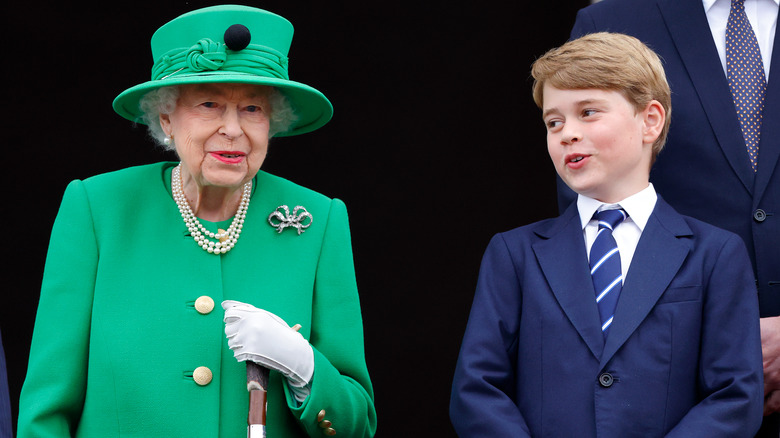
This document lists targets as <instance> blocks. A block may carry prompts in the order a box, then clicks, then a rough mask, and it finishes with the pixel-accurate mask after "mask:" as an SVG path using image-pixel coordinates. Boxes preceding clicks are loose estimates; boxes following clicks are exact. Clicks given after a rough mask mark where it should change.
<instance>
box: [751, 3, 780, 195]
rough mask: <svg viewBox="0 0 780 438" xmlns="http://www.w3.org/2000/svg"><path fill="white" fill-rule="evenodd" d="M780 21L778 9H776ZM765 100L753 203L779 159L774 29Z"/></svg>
mask: <svg viewBox="0 0 780 438" xmlns="http://www.w3.org/2000/svg"><path fill="white" fill-rule="evenodd" d="M778 20H779V21H780V11H778ZM769 77H770V78H771V81H770V82H768V83H767V88H766V100H765V103H764V115H763V119H762V122H761V140H760V143H759V144H758V172H757V173H756V186H755V193H754V196H753V199H754V205H755V206H757V205H758V202H759V201H760V200H761V197H762V196H763V194H764V191H765V190H766V187H767V185H768V184H769V181H770V180H771V179H772V174H773V173H774V172H775V171H779V172H780V169H777V163H778V160H780V123H777V121H778V120H780V31H777V30H776V31H775V42H774V48H773V49H772V61H771V64H770V66H769Z"/></svg>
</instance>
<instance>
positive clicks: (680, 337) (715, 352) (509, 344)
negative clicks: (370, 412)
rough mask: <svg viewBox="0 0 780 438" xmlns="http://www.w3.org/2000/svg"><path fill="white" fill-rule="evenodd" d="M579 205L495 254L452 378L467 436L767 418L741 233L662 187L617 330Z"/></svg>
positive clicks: (504, 237)
mask: <svg viewBox="0 0 780 438" xmlns="http://www.w3.org/2000/svg"><path fill="white" fill-rule="evenodd" d="M587 260H588V259H587V254H586V249H585V242H584V239H583V234H582V225H581V222H580V217H579V214H578V212H577V207H576V205H572V206H571V207H570V208H569V209H568V210H567V211H566V212H565V213H564V214H563V215H562V216H560V217H558V218H555V219H550V220H547V221H542V222H538V223H535V224H531V225H528V226H525V227H521V228H517V229H515V230H512V231H509V232H506V233H501V234H499V235H497V236H496V237H494V238H493V240H492V241H491V243H490V246H489V247H488V249H487V251H486V252H485V257H484V258H483V261H482V268H481V270H480V274H479V282H478V286H477V292H476V294H475V297H474V304H473V306H472V308H471V315H470V317H469V322H468V326H467V329H466V334H465V336H464V338H463V344H462V347H461V351H460V356H459V358H458V365H457V367H456V370H455V377H454V379H453V389H452V399H451V404H450V419H451V420H452V423H453V425H454V426H455V429H456V431H457V432H458V434H459V436H462V437H491V438H492V437H529V436H532V437H555V438H558V437H582V438H596V437H599V438H628V437H642V438H648V437H662V436H665V437H684V438H690V437H737V436H747V435H746V433H750V434H752V433H753V432H754V431H755V430H756V429H758V426H759V424H760V422H761V414H762V400H761V396H762V394H763V386H762V380H761V375H762V370H761V347H760V342H759V329H758V308H757V307H758V305H757V300H756V297H755V294H754V291H755V288H754V287H753V278H752V275H751V273H750V262H749V261H748V256H747V251H746V250H745V246H744V244H743V243H742V242H741V241H740V239H739V238H738V237H737V236H735V235H734V234H732V233H727V232H725V231H723V230H720V229H717V228H715V227H712V226H710V225H707V224H704V223H702V222H700V221H697V220H694V219H690V218H685V217H683V216H681V215H679V214H678V213H676V212H675V211H674V210H673V209H672V208H671V207H670V206H669V205H668V204H666V203H665V202H663V200H662V199H660V198H659V200H658V203H657V204H656V206H655V209H654V210H653V214H652V215H651V216H650V219H649V220H648V222H647V225H646V227H645V229H644V231H643V232H642V236H641V238H640V240H639V243H638V245H637V248H636V252H635V253H634V257H633V259H632V262H631V265H630V268H629V270H628V274H627V275H626V281H625V283H624V286H623V289H622V291H621V293H620V299H619V301H618V305H617V309H616V310H615V319H614V322H613V323H612V325H611V326H610V332H609V336H607V339H606V342H605V341H604V337H603V335H602V333H601V322H600V321H601V320H600V318H599V314H598V308H597V306H596V300H595V299H594V298H595V292H594V290H593V283H592V282H591V277H590V268H589V267H588V261H587Z"/></svg>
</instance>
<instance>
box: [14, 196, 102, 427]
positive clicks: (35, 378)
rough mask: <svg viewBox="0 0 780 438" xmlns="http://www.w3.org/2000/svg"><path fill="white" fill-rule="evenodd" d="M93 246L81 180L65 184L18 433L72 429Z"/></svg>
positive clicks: (77, 413) (81, 377) (81, 391)
mask: <svg viewBox="0 0 780 438" xmlns="http://www.w3.org/2000/svg"><path fill="white" fill-rule="evenodd" d="M97 260H98V252H97V242H96V239H95V234H94V228H93V223H92V217H91V215H90V208H89V203H88V201H87V196H86V193H85V191H84V188H83V185H82V183H81V181H73V182H71V183H70V185H69V186H68V187H67V189H66V191H65V195H64V197H63V200H62V205H61V206H60V210H59V213H58V214H57V218H56V220H55V222H54V226H53V229H52V234H51V240H50V242H49V251H48V255H47V257H46V267H45V270H44V275H43V283H42V287H41V296H40V301H39V303H38V313H37V316H36V319H35V329H34V331H33V339H32V346H31V352H30V360H29V364H28V368H27V377H26V379H25V382H24V386H23V388H22V393H21V397H20V401H19V424H18V436H19V438H28V437H30V438H33V437H34V438H48V437H68V436H72V435H73V434H75V430H76V426H77V425H78V423H79V418H80V417H81V411H82V407H83V405H84V395H85V391H86V377H87V358H88V348H89V347H88V344H89V332H90V319H91V318H90V315H91V313H92V296H93V292H94V286H95V272H96V267H97Z"/></svg>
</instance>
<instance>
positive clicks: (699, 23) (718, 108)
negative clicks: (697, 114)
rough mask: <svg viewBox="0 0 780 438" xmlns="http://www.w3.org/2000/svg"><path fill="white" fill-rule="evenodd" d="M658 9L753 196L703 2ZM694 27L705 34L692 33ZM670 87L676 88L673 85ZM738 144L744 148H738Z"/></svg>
mask: <svg viewBox="0 0 780 438" xmlns="http://www.w3.org/2000/svg"><path fill="white" fill-rule="evenodd" d="M658 7H659V9H660V11H661V15H662V16H663V18H664V21H665V23H666V27H667V29H668V30H669V35H670V36H671V38H672V40H673V41H674V44H675V47H677V50H678V52H679V54H680V58H681V59H682V62H683V64H684V65H685V69H686V70H687V71H688V74H689V75H690V78H691V81H692V82H693V86H694V88H695V89H696V94H697V95H698V96H699V100H700V101H701V104H702V107H703V108H704V111H705V113H706V114H707V118H708V119H709V121H710V126H711V127H712V129H713V131H714V132H715V137H716V138H717V140H718V145H719V146H720V148H721V150H722V151H723V153H724V154H725V155H726V158H727V159H728V161H729V164H730V165H731V168H732V169H733V170H734V172H735V173H736V174H737V175H738V177H739V179H740V181H741V182H742V184H743V185H744V186H745V189H747V190H748V192H750V193H752V192H753V184H754V179H755V173H754V172H753V169H752V168H751V167H750V161H749V160H748V158H747V153H746V152H745V150H744V144H745V140H744V139H743V138H742V133H741V132H742V131H741V128H740V127H739V120H738V119H737V115H736V109H734V101H733V100H732V98H731V91H730V90H729V86H728V81H727V80H726V75H725V74H724V73H723V66H722V65H721V63H720V59H719V57H718V52H717V49H715V44H714V43H713V41H712V34H711V33H710V32H709V24H708V22H707V16H706V15H705V13H704V8H703V7H702V4H701V1H699V0H659V1H658ZM692 28H693V29H697V30H699V29H700V30H702V31H701V32H691V29H692ZM775 47H777V46H775ZM775 58H777V56H775ZM671 85H672V89H674V84H671ZM672 117H674V112H673V113H672ZM764 120H766V119H764ZM672 123H674V122H672ZM685 135H696V133H694V132H689V133H685ZM762 137H763V136H762ZM738 145H743V147H742V148H739V147H736V146H738ZM759 153H760V152H759ZM759 159H760V158H759Z"/></svg>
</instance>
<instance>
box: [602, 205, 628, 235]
mask: <svg viewBox="0 0 780 438" xmlns="http://www.w3.org/2000/svg"><path fill="white" fill-rule="evenodd" d="M593 217H594V218H595V219H596V220H597V221H599V229H602V228H609V229H610V230H613V229H614V228H615V227H616V226H618V224H620V223H621V222H623V221H624V220H625V219H626V218H627V217H628V214H627V213H626V212H625V211H623V209H617V210H602V211H597V212H596V214H594V215H593Z"/></svg>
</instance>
